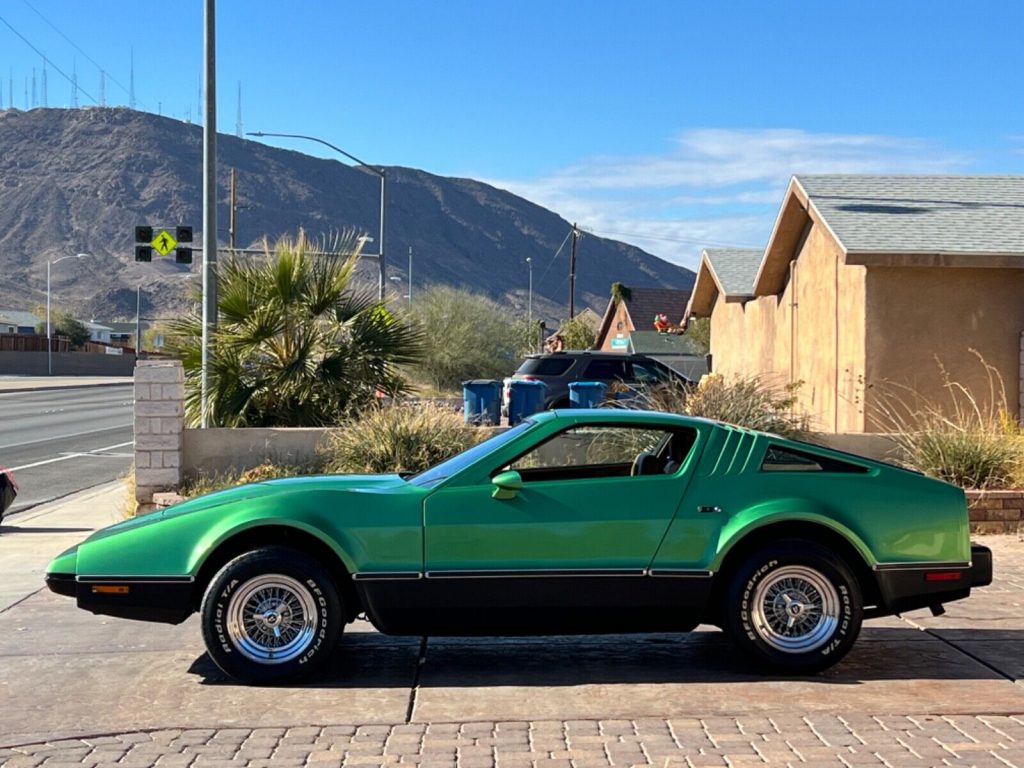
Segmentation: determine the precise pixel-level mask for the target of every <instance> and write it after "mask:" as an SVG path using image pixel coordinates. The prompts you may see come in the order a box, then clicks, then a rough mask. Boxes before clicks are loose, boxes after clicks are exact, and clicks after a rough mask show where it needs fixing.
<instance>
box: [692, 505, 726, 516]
mask: <svg viewBox="0 0 1024 768" xmlns="http://www.w3.org/2000/svg"><path fill="white" fill-rule="evenodd" d="M697 511H698V512H699V513H700V514H702V515H717V514H719V513H720V512H721V511H722V508H721V507H712V506H699V507H697Z"/></svg>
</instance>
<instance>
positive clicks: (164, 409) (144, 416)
mask: <svg viewBox="0 0 1024 768" xmlns="http://www.w3.org/2000/svg"><path fill="white" fill-rule="evenodd" d="M184 425H185V371H184V369H183V368H182V367H181V361H179V360H140V361H139V362H138V364H137V365H136V366H135V499H136V500H137V501H138V502H139V503H140V504H147V503H149V502H150V501H152V500H153V493H154V492H156V491H165V490H177V488H178V485H179V484H180V483H181V452H182V432H183V430H184Z"/></svg>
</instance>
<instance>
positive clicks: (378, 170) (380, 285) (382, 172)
mask: <svg viewBox="0 0 1024 768" xmlns="http://www.w3.org/2000/svg"><path fill="white" fill-rule="evenodd" d="M245 135H246V136H259V137H263V136H276V137H278V138H283V139H305V140H306V141H315V142H317V143H318V144H323V145H324V146H325V147H330V148H331V149H333V150H334V151H335V152H337V153H338V154H340V155H344V156H345V157H347V158H348V159H349V160H351V161H352V162H353V163H356V164H357V165H359V166H360V167H361V168H365V169H366V170H368V171H370V172H371V173H375V174H377V175H378V176H380V251H379V253H378V254H377V300H378V301H384V282H385V278H384V269H385V264H384V201H385V199H386V192H387V184H386V181H387V172H386V170H387V169H385V168H384V166H376V165H370V164H369V163H365V162H363V161H362V160H360V159H359V158H358V157H356V156H355V155H353V154H350V153H349V152H346V151H345V150H344V149H342V148H341V147H336V146H334V145H333V144H331V142H329V141H324V140H323V139H318V138H317V137H316V136H305V135H303V134H301V133H267V132H265V131H250V132H248V133H246V134H245Z"/></svg>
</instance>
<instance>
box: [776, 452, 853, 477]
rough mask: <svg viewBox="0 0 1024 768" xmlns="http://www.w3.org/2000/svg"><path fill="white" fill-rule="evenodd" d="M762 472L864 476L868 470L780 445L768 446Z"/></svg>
mask: <svg viewBox="0 0 1024 768" xmlns="http://www.w3.org/2000/svg"><path fill="white" fill-rule="evenodd" d="M761 469H762V471H764V472H846V473H852V474H864V473H866V472H867V471H868V470H867V468H866V467H862V466H860V465H858V464H847V463H846V462H845V461H839V460H837V459H831V458H829V457H827V456H818V455H815V454H813V453H807V452H806V451H801V450H797V449H796V448H788V447H784V446H781V445H770V446H768V451H767V452H766V453H765V456H764V461H763V462H762V463H761Z"/></svg>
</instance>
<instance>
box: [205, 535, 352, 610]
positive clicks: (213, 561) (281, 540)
mask: <svg viewBox="0 0 1024 768" xmlns="http://www.w3.org/2000/svg"><path fill="white" fill-rule="evenodd" d="M269 546H281V547H288V548H290V549H295V550H298V551H300V552H302V553H306V554H309V555H312V557H313V558H315V559H316V560H317V561H318V562H319V563H320V564H321V565H322V566H323V567H324V568H326V569H327V571H328V573H330V574H331V576H332V577H333V578H334V582H335V585H336V586H337V588H338V594H339V595H340V596H341V600H342V605H343V606H344V608H345V619H346V621H351V620H352V619H354V618H355V617H356V615H357V614H359V613H360V612H361V611H362V610H363V608H362V604H361V602H360V600H359V595H358V593H357V592H356V589H355V584H354V583H353V581H352V578H351V571H350V570H349V568H348V566H347V565H346V564H345V562H344V560H343V559H342V558H341V557H340V556H339V555H338V553H337V551H336V550H335V549H334V548H333V547H332V546H331V545H330V544H328V543H327V542H325V541H324V540H323V539H321V538H320V537H318V536H316V535H314V534H313V533H310V532H309V531H306V530H304V529H302V528H297V527H295V526H291V525H283V524H281V523H269V522H268V523H264V524H262V525H255V526H250V527H247V528H242V529H239V530H235V531H233V532H232V533H230V534H228V535H227V536H226V537H225V538H223V539H222V540H221V541H219V542H217V544H216V545H215V546H214V547H213V549H212V550H211V551H210V553H209V554H208V555H206V557H205V558H203V560H202V562H201V563H200V565H199V569H198V571H197V572H196V575H195V582H194V589H193V594H192V603H193V607H194V608H195V609H196V610H198V609H199V605H200V603H201V602H202V599H203V594H204V593H205V592H206V588H207V587H208V586H209V584H210V582H211V581H212V580H213V577H214V576H216V574H217V572H218V571H220V569H221V568H223V567H224V566H225V565H227V564H228V563H229V562H230V561H231V560H233V559H234V558H236V557H238V556H239V555H241V554H244V553H245V552H249V551H251V550H253V549H259V548H260V547H269Z"/></svg>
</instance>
